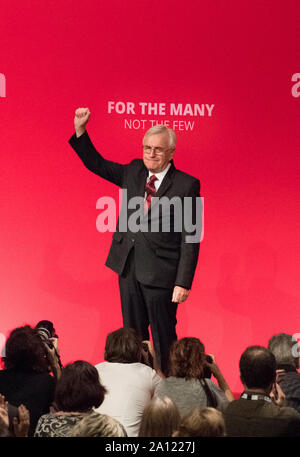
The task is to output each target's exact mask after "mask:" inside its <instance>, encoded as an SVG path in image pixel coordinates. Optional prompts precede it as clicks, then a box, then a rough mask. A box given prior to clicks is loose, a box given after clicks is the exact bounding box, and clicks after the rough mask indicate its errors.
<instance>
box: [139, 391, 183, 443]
mask: <svg viewBox="0 0 300 457" xmlns="http://www.w3.org/2000/svg"><path fill="white" fill-rule="evenodd" d="M179 423H180V414H179V411H178V409H177V406H176V405H175V404H174V403H173V401H172V400H171V399H170V398H169V397H166V396H165V397H161V398H160V397H154V398H153V399H152V400H151V401H150V402H149V403H148V405H147V406H146V407H145V409H144V412H143V416H142V421H141V426H140V431H139V436H140V437H169V436H172V434H173V432H174V431H175V430H177V429H178V426H179Z"/></svg>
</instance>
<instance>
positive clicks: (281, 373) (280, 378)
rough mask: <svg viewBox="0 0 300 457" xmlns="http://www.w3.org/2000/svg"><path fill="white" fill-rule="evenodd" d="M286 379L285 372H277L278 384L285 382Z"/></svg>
mask: <svg viewBox="0 0 300 457" xmlns="http://www.w3.org/2000/svg"><path fill="white" fill-rule="evenodd" d="M284 377H285V370H276V382H277V384H280V382H281V381H283V379H284Z"/></svg>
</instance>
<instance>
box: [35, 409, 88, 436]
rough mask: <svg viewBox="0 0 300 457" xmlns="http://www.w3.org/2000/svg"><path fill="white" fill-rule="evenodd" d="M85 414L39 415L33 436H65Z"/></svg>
mask: <svg viewBox="0 0 300 457" xmlns="http://www.w3.org/2000/svg"><path fill="white" fill-rule="evenodd" d="M85 416H86V414H84V413H82V414H76V413H74V414H73V413H67V414H63V413H62V414H57V413H54V414H52V413H51V414H44V415H43V416H41V417H40V419H39V421H38V423H37V426H36V429H35V432H34V436H37V437H46V436H48V437H65V436H69V433H70V432H71V431H72V429H73V427H74V426H75V425H76V424H77V422H79V421H80V420H81V419H83V418H84V417H85Z"/></svg>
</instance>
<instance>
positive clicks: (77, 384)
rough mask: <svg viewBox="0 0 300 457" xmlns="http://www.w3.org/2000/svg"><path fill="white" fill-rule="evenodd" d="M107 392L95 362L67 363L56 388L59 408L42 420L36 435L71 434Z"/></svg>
mask: <svg viewBox="0 0 300 457" xmlns="http://www.w3.org/2000/svg"><path fill="white" fill-rule="evenodd" d="M105 393H106V390H105V388H104V387H103V386H102V385H101V383H100V380H99V375H98V371H97V370H96V368H95V367H94V366H93V365H91V364H90V363H88V362H84V361H81V360H79V361H77V362H74V363H71V364H69V365H66V367H65V368H64V369H63V371H62V373H61V377H60V378H59V380H58V381H57V386H56V390H55V399H54V405H55V409H56V411H55V412H53V413H50V414H45V415H43V416H42V417H41V418H40V419H39V421H38V424H37V427H36V430H35V433H34V436H39V437H47V436H48V437H64V436H68V435H69V434H70V432H71V430H72V428H73V427H74V426H75V425H76V423H77V422H79V421H80V420H81V419H83V418H84V417H86V416H87V415H88V414H90V413H91V412H92V410H93V408H98V407H99V406H100V405H101V403H102V402H103V399H104V395H105Z"/></svg>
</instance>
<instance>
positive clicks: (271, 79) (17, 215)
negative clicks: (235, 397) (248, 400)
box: [0, 0, 300, 390]
mask: <svg viewBox="0 0 300 457" xmlns="http://www.w3.org/2000/svg"><path fill="white" fill-rule="evenodd" d="M0 17H1V55H0V56H1V60H0V73H1V74H2V77H1V79H0V81H1V88H0V94H1V97H0V113H1V122H0V132H1V179H0V190H1V226H0V240H1V244H0V255H1V262H0V281H1V287H0V306H1V328H0V333H2V334H3V335H5V336H7V334H8V332H9V331H10V330H11V329H12V328H14V327H16V326H20V325H23V324H24V323H29V324H31V325H35V324H36V323H37V322H38V321H39V320H40V319H49V320H52V321H53V322H54V324H55V327H56V329H57V332H58V334H59V335H60V348H61V353H62V359H63V362H64V363H66V362H69V361H72V360H75V359H84V360H88V361H90V362H92V363H98V362H100V361H102V360H103V349H104V343H105V338H106V335H107V332H108V331H112V330H114V329H116V328H118V327H120V326H121V325H122V319H121V313H120V303H119V292H118V286H117V276H116V275H115V274H114V273H113V272H112V271H110V270H109V269H108V268H106V267H105V266H104V263H105V259H106V256H107V253H108V249H109V246H110V241H111V233H105V234H101V233H99V232H98V231H97V230H96V218H97V215H98V214H99V210H97V209H96V201H97V200H98V198H99V197H101V196H103V195H108V196H113V197H116V198H117V196H118V189H117V188H114V186H113V185H112V184H110V183H106V182H104V181H102V180H101V179H100V178H98V177H97V176H95V175H92V174H91V173H90V172H88V171H87V170H86V169H85V168H84V166H83V165H82V164H81V162H80V160H79V159H78V158H77V156H76V155H75V153H74V152H73V150H72V149H71V148H70V146H69V145H68V143H67V141H68V139H69V137H70V136H71V135H72V133H73V117H74V110H75V109H76V108H77V107H82V106H83V107H85V106H88V107H89V108H90V110H91V113H92V115H91V120H90V124H89V133H90V135H91V137H92V139H93V141H94V143H95V145H96V146H97V147H98V148H99V149H101V151H102V152H103V154H104V155H105V156H106V157H107V158H110V159H112V160H115V161H120V162H121V163H127V162H128V161H130V160H131V159H133V158H135V157H139V156H140V155H141V139H142V136H143V133H144V130H143V128H142V127H143V123H142V122H141V121H145V122H144V126H146V127H147V128H148V127H150V120H156V121H159V122H161V121H168V122H170V124H169V125H170V126H172V125H174V124H173V122H174V121H175V122H177V124H176V123H175V129H176V132H177V134H178V146H177V151H176V156H175V165H176V166H177V167H178V168H180V169H182V170H184V171H186V172H187V173H190V174H192V175H195V176H197V177H198V178H199V179H200V180H201V183H202V195H203V196H204V199H205V235H204V240H203V242H202V244H201V253H200V258H199V263H198V268H197V271H196V276H195V280H194V284H193V288H192V291H191V294H190V298H189V300H188V301H187V302H186V303H184V304H182V305H180V307H179V312H178V327H177V329H178V336H179V337H182V336H196V337H199V338H200V339H201V340H202V341H203V342H204V344H205V346H206V349H207V352H210V353H214V354H215V355H216V359H217V362H219V365H220V367H221V369H222V370H223V372H224V375H225V377H226V378H227V380H228V381H229V383H230V385H231V387H232V389H233V390H239V389H240V381H239V371H238V361H239V357H240V354H241V352H242V351H243V350H244V349H245V347H246V346H248V345H250V344H262V345H266V344H267V342H268V339H269V338H270V337H271V336H272V335H273V334H274V333H276V332H289V333H298V332H300V319H299V311H298V309H299V295H300V294H299V270H300V241H299V232H300V224H299V221H300V205H299V151H300V136H299V120H300V116H299V112H300V98H298V95H300V88H299V87H298V86H299V84H298V83H297V81H298V80H300V75H299V73H300V63H299V62H300V46H299V43H300V28H299V23H300V5H299V1H298V0H295V1H294V0H288V1H286V0H282V1H279V0H277V1H276V0H272V1H268V0H265V1H263V2H262V1H260V0H255V1H253V0H251V1H243V2H240V1H238V0H232V1H229V0H226V1H225V0H223V1H221V0H217V1H214V2H204V1H203V2H202V1H201V2H199V1H191V2H188V3H184V2H179V1H177V2H174V1H169V0H165V1H158V0H151V1H150V0H130V1H127V2H124V1H123V0H111V1H110V2H99V1H97V0H93V1H92V0H89V1H86V2H82V1H77V0H72V1H71V0H65V1H64V2H59V1H53V2H41V1H40V0H31V1H24V0H23V1H22V2H21V1H16V0H1V1H0ZM297 74H298V76H297ZM293 75H296V76H294V81H292V78H293ZM297 84H298V85H297ZM293 87H294V89H293ZM109 101H114V102H115V103H116V102H120V101H121V102H131V103H134V107H135V113H134V114H132V113H131V114H127V113H116V112H115V111H113V112H111V113H109V112H108V102H109ZM142 102H143V103H152V104H153V103H164V104H165V105H164V106H165V114H162V115H158V114H157V115H156V114H155V113H154V112H153V111H152V112H151V114H149V115H148V114H143V113H142V111H141V105H139V103H142ZM171 104H174V105H173V106H176V107H177V105H178V104H182V107H183V110H184V109H187V112H186V115H183V113H182V115H181V116H180V115H176V114H174V113H173V114H172V113H170V109H171ZM187 105H190V106H191V107H192V108H194V105H199V107H200V108H201V109H203V112H202V113H201V114H203V115H200V112H198V113H196V114H197V115H196V116H193V115H191V113H190V110H189V106H188V108H186V107H187ZM202 105H203V106H202ZM119 106H121V105H119ZM147 106H149V105H147ZM152 106H154V105H152ZM207 106H208V107H210V111H209V109H208V108H207ZM209 114H210V115H209ZM134 121H135V122H134ZM179 121H184V122H190V124H184V123H181V124H180V123H179ZM130 122H131V125H132V128H129V125H130ZM139 125H140V127H139ZM188 125H189V126H190V127H188ZM133 126H134V127H135V128H133ZM138 127H139V128H138ZM179 127H180V128H181V129H180V130H179ZM2 339H3V337H2Z"/></svg>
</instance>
